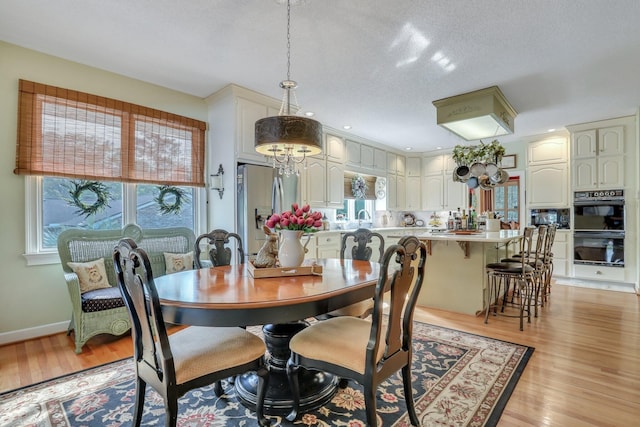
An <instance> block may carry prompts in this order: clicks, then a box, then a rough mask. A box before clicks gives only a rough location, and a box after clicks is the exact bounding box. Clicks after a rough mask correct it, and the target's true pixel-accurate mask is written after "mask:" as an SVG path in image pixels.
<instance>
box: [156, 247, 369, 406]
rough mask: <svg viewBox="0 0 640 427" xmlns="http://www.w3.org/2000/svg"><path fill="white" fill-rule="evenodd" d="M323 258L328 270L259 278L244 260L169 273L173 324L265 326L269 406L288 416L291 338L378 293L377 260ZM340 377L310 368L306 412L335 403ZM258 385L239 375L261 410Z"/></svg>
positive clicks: (164, 295) (165, 296) (164, 297)
mask: <svg viewBox="0 0 640 427" xmlns="http://www.w3.org/2000/svg"><path fill="white" fill-rule="evenodd" d="M316 263H317V264H318V265H319V266H322V274H321V275H320V274H310V275H299V276H294V275H291V276H281V277H270V278H254V277H253V275H252V274H251V272H250V270H249V267H248V265H246V264H241V265H231V266H225V267H213V268H203V269H198V270H187V271H182V272H179V273H173V274H167V275H164V276H160V277H158V278H155V279H154V282H155V285H156V288H157V290H158V295H159V297H160V304H161V306H162V314H163V316H164V320H165V321H166V322H169V323H174V324H180V325H198V326H242V327H245V326H252V325H264V326H263V328H262V331H263V333H264V339H265V343H266V345H267V350H268V353H269V357H268V362H267V363H268V365H269V369H270V379H269V386H268V388H267V393H266V397H265V402H264V406H265V412H266V413H267V414H270V415H284V414H287V413H288V412H289V411H290V409H291V407H292V404H293V399H292V396H291V391H290V389H289V383H288V380H287V377H286V362H287V360H288V358H289V340H290V339H291V337H292V336H293V335H294V334H295V333H297V332H299V331H300V330H302V329H303V328H305V327H306V326H307V322H306V321H305V319H308V318H311V317H313V316H317V315H321V314H325V313H328V312H330V311H333V310H336V309H338V308H342V307H346V306H348V305H351V304H354V303H357V302H359V301H362V300H365V299H367V298H372V297H373V295H374V290H375V286H376V283H377V281H378V276H379V274H380V265H379V264H378V263H376V262H369V261H355V260H349V259H346V260H340V259H318V260H316ZM293 270H295V269H289V270H287V271H289V272H291V271H293ZM290 274H293V273H290ZM338 381H339V379H338V378H335V377H334V376H333V375H330V374H328V373H325V372H319V371H306V372H304V373H303V374H302V375H301V381H300V384H301V387H300V410H301V411H305V410H312V409H315V408H317V407H320V406H322V405H324V404H325V403H327V402H328V401H330V400H331V398H332V397H333V394H334V393H335V391H336V390H337V384H338ZM256 386H257V377H256V375H255V374H253V373H248V374H245V375H242V376H241V377H238V378H236V379H235V387H236V391H237V394H238V398H239V400H240V402H241V403H242V404H244V405H245V406H247V407H249V408H251V409H255V404H256V393H255V389H256Z"/></svg>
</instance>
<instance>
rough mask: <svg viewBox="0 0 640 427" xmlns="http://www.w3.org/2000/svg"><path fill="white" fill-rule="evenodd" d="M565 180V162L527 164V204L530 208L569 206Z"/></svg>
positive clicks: (566, 175) (566, 173)
mask: <svg viewBox="0 0 640 427" xmlns="http://www.w3.org/2000/svg"><path fill="white" fill-rule="evenodd" d="M567 182H568V171H567V164H566V163H549V164H543V165H538V166H529V167H528V170H527V199H528V200H527V201H528V206H529V207H530V208H533V207H544V208H553V207H558V208H563V207H567V206H569V197H568V188H567Z"/></svg>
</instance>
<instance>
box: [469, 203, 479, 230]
mask: <svg viewBox="0 0 640 427" xmlns="http://www.w3.org/2000/svg"><path fill="white" fill-rule="evenodd" d="M469 222H470V226H469V228H470V229H472V230H475V229H477V228H478V215H477V214H476V210H475V208H473V209H471V219H470V220H469Z"/></svg>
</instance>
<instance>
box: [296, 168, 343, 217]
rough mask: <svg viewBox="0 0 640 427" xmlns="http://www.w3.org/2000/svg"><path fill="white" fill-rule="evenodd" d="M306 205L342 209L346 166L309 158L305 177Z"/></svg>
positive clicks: (304, 196) (304, 198) (304, 199)
mask: <svg viewBox="0 0 640 427" xmlns="http://www.w3.org/2000/svg"><path fill="white" fill-rule="evenodd" d="M304 185H305V190H306V191H305V194H304V195H303V201H304V203H308V204H309V205H310V206H311V207H314V208H340V207H342V205H343V200H344V166H342V164H341V163H336V162H330V161H326V160H324V159H317V158H309V160H308V161H307V169H306V173H305V176H304Z"/></svg>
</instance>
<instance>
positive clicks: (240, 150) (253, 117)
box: [236, 97, 278, 164]
mask: <svg viewBox="0 0 640 427" xmlns="http://www.w3.org/2000/svg"><path fill="white" fill-rule="evenodd" d="M277 115H278V109H277V108H274V107H271V106H268V105H264V104H262V103H260V102H257V101H253V100H250V99H247V98H243V97H238V98H237V100H236V117H237V120H238V126H237V132H238V135H237V140H238V143H237V145H236V151H237V152H236V156H237V158H238V159H239V160H250V161H253V162H258V163H262V164H267V163H269V162H268V160H267V158H266V157H265V156H263V155H262V154H259V153H258V152H256V149H255V139H256V136H255V135H256V131H255V125H256V121H258V120H260V119H263V118H265V117H270V116H277Z"/></svg>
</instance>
